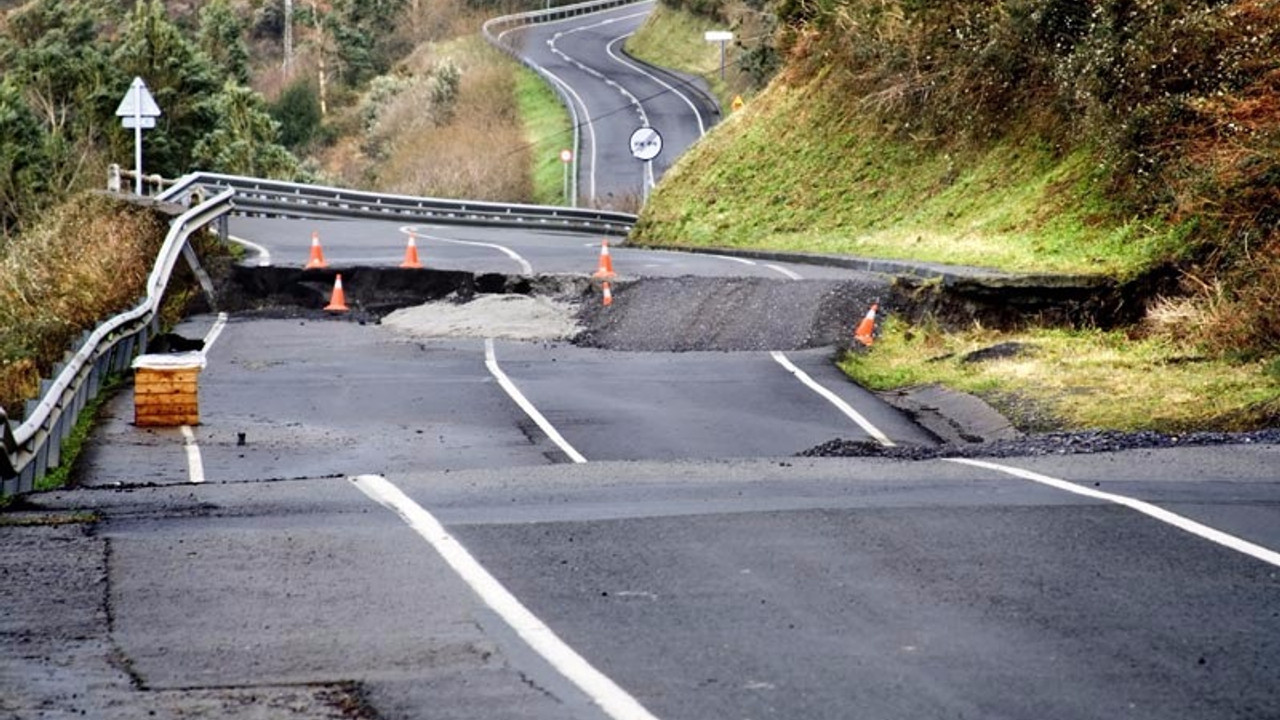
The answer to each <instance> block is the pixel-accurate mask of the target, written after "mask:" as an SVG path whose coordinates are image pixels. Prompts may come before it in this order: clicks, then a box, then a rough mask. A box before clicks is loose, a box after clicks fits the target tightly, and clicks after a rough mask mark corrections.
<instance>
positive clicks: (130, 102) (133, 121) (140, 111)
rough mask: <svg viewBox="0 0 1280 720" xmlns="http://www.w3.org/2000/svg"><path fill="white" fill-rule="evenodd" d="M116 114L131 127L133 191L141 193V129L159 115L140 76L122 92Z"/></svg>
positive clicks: (150, 126) (149, 126) (154, 123)
mask: <svg viewBox="0 0 1280 720" xmlns="http://www.w3.org/2000/svg"><path fill="white" fill-rule="evenodd" d="M116 116H117V117H119V118H120V124H121V125H123V126H125V127H127V128H133V172H134V181H133V192H134V193H135V194H137V195H141V194H142V130H143V129H144V128H153V127H155V126H156V118H158V117H160V106H159V105H157V104H156V99H155V98H153V97H151V92H150V91H148V90H147V84H146V83H144V82H142V78H140V77H135V78H134V79H133V84H131V85H130V86H129V90H128V92H126V93H125V94H124V98H122V99H121V100H120V105H119V106H118V107H117V108H116Z"/></svg>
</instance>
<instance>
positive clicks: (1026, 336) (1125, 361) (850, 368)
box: [841, 312, 1280, 432]
mask: <svg viewBox="0 0 1280 720" xmlns="http://www.w3.org/2000/svg"><path fill="white" fill-rule="evenodd" d="M1174 315H1175V316H1177V317H1179V318H1182V317H1185V316H1184V315H1182V314H1181V312H1176V313H1174ZM1001 342H1019V343H1023V344H1025V345H1027V346H1029V347H1030V348H1031V349H1030V351H1029V352H1027V353H1026V354H1023V355H1020V356H1017V357H1011V358H1006V359H1000V360H989V361H985V362H965V361H964V356H965V354H967V353H970V352H973V351H975V350H979V349H981V348H985V347H990V346H992V345H995V344H997V343H1001ZM841 367H842V368H843V369H844V370H845V371H846V372H848V373H849V374H850V375H851V376H852V377H853V378H854V379H856V380H858V381H859V382H861V383H863V384H865V385H866V386H868V387H871V388H873V389H891V388H898V387H903V386H910V385H919V384H925V383H942V384H944V385H946V386H948V387H951V388H955V389H958V390H962V391H966V392H971V393H974V394H976V395H979V396H981V397H984V398H986V399H987V400H988V401H989V402H991V403H992V405H994V406H996V407H997V409H1000V410H1002V411H1004V412H1005V413H1006V415H1008V416H1009V417H1010V419H1011V420H1012V421H1014V422H1015V424H1017V425H1019V427H1021V429H1023V430H1029V431H1042V430H1060V429H1081V428H1104V429H1117V430H1159V431H1166V432H1182V431H1188V430H1215V429H1216V430H1246V429H1254V428H1257V427H1266V426H1271V425H1274V424H1276V423H1277V422H1280V372H1276V368H1275V365H1274V364H1273V363H1268V362H1267V361H1266V360H1259V359H1252V360H1249V359H1222V358H1213V357H1209V356H1205V355H1202V354H1200V353H1199V352H1198V349H1197V343H1196V342H1195V339H1194V338H1191V339H1189V341H1188V342H1185V343H1177V342H1172V341H1170V340H1168V339H1167V338H1162V337H1131V336H1130V335H1128V334H1126V333H1124V332H1103V331H1098V330H1046V329H1037V330H1028V331H1026V332H1020V333H1002V332H996V331H993V330H990V329H984V328H980V327H975V328H970V329H968V330H965V331H962V332H944V331H942V330H941V329H939V328H938V327H936V326H929V325H925V326H922V327H915V328H908V327H907V326H906V325H905V324H903V323H901V322H897V321H894V320H890V321H888V322H886V323H885V324H884V326H883V327H882V334H881V337H880V339H879V340H878V341H877V343H876V345H875V346H874V347H873V348H872V349H871V350H870V351H869V352H862V353H851V354H849V355H847V356H846V358H845V359H844V361H843V362H842V364H841Z"/></svg>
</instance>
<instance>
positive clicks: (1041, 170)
mask: <svg viewBox="0 0 1280 720" xmlns="http://www.w3.org/2000/svg"><path fill="white" fill-rule="evenodd" d="M657 12H658V13H665V14H678V13H674V12H673V11H671V10H670V9H668V8H666V7H663V6H660V8H659V10H658V11H657ZM679 25H680V23H678V22H671V21H669V20H667V21H663V22H661V23H659V24H654V25H653V26H657V27H664V28H667V29H666V30H664V36H663V37H660V38H656V37H643V36H642V37H638V38H637V39H636V40H635V42H633V43H632V44H631V45H629V48H633V50H634V51H635V52H637V54H640V55H642V56H646V57H649V58H650V59H653V60H655V61H657V62H661V61H660V60H659V59H658V58H661V57H664V56H668V57H669V56H671V53H669V52H667V51H664V50H663V46H664V44H670V43H677V44H686V45H687V44H692V43H695V42H696V41H698V40H700V38H699V37H695V35H696V34H697V33H698V32H700V31H696V30H690V31H688V32H686V33H685V34H684V35H683V36H681V35H679V34H677V33H675V32H673V31H672V30H671V29H670V28H671V27H673V26H676V27H678V26H679ZM689 27H690V28H693V27H696V26H695V25H690V26H689ZM692 69H694V70H697V69H698V66H697V65H694V66H693V67H692ZM881 130H882V129H881V128H878V127H875V126H873V125H869V124H868V121H867V120H866V119H865V118H864V117H863V116H860V115H859V114H858V112H857V107H856V104H853V103H851V102H850V101H849V98H848V97H847V96H845V95H843V94H841V93H840V91H839V88H836V87H833V86H832V85H831V84H829V83H827V82H825V81H824V80H823V79H822V78H818V79H817V80H815V81H813V82H811V83H809V84H806V85H803V86H798V87H791V86H787V85H785V84H783V83H782V82H780V81H775V82H774V84H772V85H771V86H770V87H769V88H768V89H767V90H766V91H765V92H764V93H762V94H761V95H759V96H758V97H756V98H753V99H752V100H751V102H749V103H748V105H747V107H746V108H745V109H744V110H743V111H742V112H740V113H737V114H735V115H734V116H732V117H730V118H728V119H727V120H726V121H725V122H724V123H723V124H722V125H721V126H719V127H718V128H716V129H715V130H714V131H713V132H712V133H711V134H710V135H708V137H707V138H706V139H705V140H704V142H702V143H701V144H700V145H698V146H697V147H695V148H694V149H693V150H691V151H690V152H689V153H688V154H687V155H686V156H685V157H684V158H682V159H681V161H680V162H679V164H678V165H677V166H676V168H675V169H674V170H673V171H672V172H670V173H668V174H667V176H666V177H665V178H664V179H663V181H662V183H661V184H660V185H659V186H658V188H657V189H656V190H655V192H654V193H653V195H652V196H651V198H650V201H649V203H648V205H646V207H645V208H644V211H643V213H642V214H641V219H640V224H639V226H638V227H637V229H636V232H635V233H634V235H633V238H634V239H635V240H636V241H638V242H640V243H645V244H653V245H671V246H717V247H750V248H771V249H786V250H801V251H813V252H829V253H842V254H853V255H864V256H877V257H891V258H906V259H919V260H931V261H940V262H950V263H958V264H966V265H977V266H988V267H998V268H1003V269H1008V270H1014V271H1038V272H1039V271H1044V272H1071V273H1076V272H1087V273H1106V274H1111V275H1116V276H1121V277H1128V276H1132V275H1134V274H1136V273H1138V272H1140V271H1142V270H1143V269H1145V268H1148V267H1150V266H1152V265H1153V264H1156V263H1159V262H1161V261H1166V260H1173V259H1178V258H1179V257H1181V255H1182V254H1183V253H1184V252H1186V251H1185V249H1184V248H1183V246H1182V243H1181V240H1182V238H1183V237H1184V236H1185V234H1186V230H1188V229H1189V226H1181V227H1180V226H1177V225H1172V224H1169V223H1166V222H1162V221H1161V220H1159V219H1156V218H1141V217H1132V218H1129V219H1127V220H1121V221H1116V220H1109V221H1108V220H1104V219H1103V218H1114V217H1115V213H1114V212H1111V210H1112V208H1111V207H1109V204H1108V200H1107V198H1106V196H1105V194H1104V193H1103V191H1102V189H1101V186H1100V185H1097V184H1095V183H1094V169H1093V168H1094V165H1095V163H1094V160H1093V157H1092V154H1091V153H1090V152H1089V150H1088V149H1087V148H1085V149H1080V150H1077V151H1076V152H1074V153H1071V154H1067V155H1065V156H1058V155H1055V154H1053V153H1052V152H1050V151H1049V150H1048V149H1047V148H1044V147H1040V146H1038V145H1037V144H1035V143H1034V142H1030V141H1027V142H1022V143H1017V142H1005V143H1003V144H1000V145H997V146H995V147H991V148H987V149H984V150H982V151H974V150H959V149H958V150H954V151H952V152H950V153H947V152H929V151H925V150H922V149H921V147H922V146H921V145H915V144H913V143H910V142H901V141H896V142H895V141H889V140H886V139H885V134H884V133H882V132H881ZM882 333H883V334H882V338H881V340H880V341H879V342H878V344H877V345H876V347H875V348H874V350H873V351H871V352H868V353H856V354H855V353H851V354H849V355H848V356H846V357H845V358H844V360H843V361H842V363H841V366H842V368H844V369H845V371H846V372H848V373H849V374H850V375H851V376H852V377H853V378H854V379H856V380H858V381H859V382H861V383H863V384H865V385H867V386H869V387H872V388H876V389H890V388H895V387H902V386H906V385H917V384H925V383H942V384H945V385H948V386H951V387H954V388H957V389H961V390H965V391H970V392H974V393H976V394H978V395H980V396H982V397H984V398H986V399H988V400H989V401H991V402H992V403H993V404H995V405H996V406H997V407H999V408H1000V409H1002V410H1004V411H1005V412H1006V413H1007V414H1008V415H1010V417H1011V418H1012V419H1013V420H1014V421H1015V422H1017V423H1021V425H1022V426H1023V427H1024V428H1026V429H1036V430H1043V429H1051V428H1073V427H1106V428H1118V429H1158V430H1159V429H1162V430H1174V431H1182V430H1186V429H1189V428H1197V427H1201V428H1208V427H1213V428H1223V429H1244V428H1249V427H1256V426H1260V425H1268V424H1274V423H1276V422H1277V420H1278V419H1280V360H1276V359H1273V358H1272V359H1269V358H1261V359H1259V358H1257V357H1252V358H1248V359H1233V358H1230V357H1227V358H1213V357H1206V355H1205V354H1204V353H1202V352H1200V351H1199V349H1198V348H1197V347H1196V345H1195V342H1194V339H1192V341H1191V342H1184V343H1178V342H1170V341H1167V340H1157V339H1145V340H1142V339H1137V334H1136V333H1135V334H1134V335H1133V336H1132V337H1131V336H1130V335H1126V334H1123V333H1103V332H1096V331H1088V330H1085V331H1070V332H1067V331H1060V330H1040V331H1029V332H1026V333H1020V334H1018V335H1008V334H1001V333H995V332H992V331H990V330H986V329H983V328H973V329H969V330H966V331H959V332H954V331H953V332H944V331H943V330H941V329H939V328H910V327H907V326H906V325H905V324H904V323H900V322H892V321H890V322H888V323H886V324H885V325H884V327H883V328H882ZM1005 340H1016V341H1021V342H1026V343H1030V344H1032V345H1034V346H1035V347H1036V351H1035V352H1034V354H1032V355H1030V356H1028V357H1024V358H1020V359H1016V360H1001V361H994V362H987V363H977V364H973V363H968V364H966V363H961V362H959V360H958V357H959V355H960V354H963V353H964V352H968V351H971V350H975V349H978V348H980V347H984V346H987V345H991V344H993V343H995V342H1000V341H1005ZM949 353H954V355H952V356H950V357H949V358H947V359H945V360H938V358H940V357H942V356H946V355H948V354H949ZM1026 408H1034V411H1032V412H1027V411H1026Z"/></svg>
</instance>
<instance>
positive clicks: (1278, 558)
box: [947, 458, 1280, 567]
mask: <svg viewBox="0 0 1280 720" xmlns="http://www.w3.org/2000/svg"><path fill="white" fill-rule="evenodd" d="M947 461H948V462H953V463H959V464H961V465H970V466H972V467H978V468H983V469H986V470H994V471H996V472H1002V473H1005V474H1008V475H1013V476H1014V477H1019V478H1022V479H1023V480H1030V481H1031V482H1035V483H1040V484H1041V485H1047V486H1049V487H1051V488H1056V489H1058V490H1062V491H1064V492H1069V493H1074V494H1076V495H1081V496H1083V497H1087V498H1093V499H1094V500H1104V501H1106V502H1110V503H1115V504H1117V505H1123V506H1124V507H1127V508H1129V509H1130V510H1136V511H1138V512H1140V513H1142V514H1143V515H1146V516H1148V517H1152V518H1155V519H1156V520H1159V521H1160V522H1163V523H1168V524H1169V525H1172V526H1174V527H1176V528H1178V529H1179V530H1184V531H1186V532H1189V533H1191V534H1192V535H1195V536H1197V537H1201V538H1204V539H1205V540H1208V541H1209V542H1213V543H1217V544H1219V545H1221V546H1223V547H1226V548H1230V549H1232V550H1235V551H1236V552H1241V553H1244V554H1245V555H1248V556H1250V557H1253V558H1257V559H1258V560H1261V561H1263V562H1265V563H1270V564H1271V565H1275V566H1277V567H1280V553H1277V552H1275V551H1274V550H1268V549H1267V548H1264V547H1262V546H1261V545H1255V544H1254V543H1251V542H1249V541H1248V540H1244V539H1241V538H1238V537H1236V536H1235V535H1230V534H1228V533H1224V532H1222V531H1221V530H1216V529H1214V528H1211V527H1209V526H1208V525H1202V524H1201V523H1198V522H1196V521H1195V520H1192V519H1190V518H1186V517H1183V516H1181V515H1179V514H1177V513H1173V512H1169V511H1168V510H1165V509H1164V508H1161V507H1158V506H1156V505H1152V504H1151V503H1149V502H1146V501H1144V500H1138V499H1136V498H1131V497H1127V496H1125V495H1116V494H1115V493H1109V492H1102V491H1101V490H1093V489H1091V488H1087V487H1084V486H1082V485H1077V484H1075V483H1073V482H1068V481H1066V480H1059V479H1058V478H1054V477H1049V476H1048V475H1041V474H1040V473H1036V472H1031V471H1030V470H1023V469H1021V468H1016V467H1010V466H1008V465H1001V464H999V463H993V462H987V461H985V460H970V459H968V458H947Z"/></svg>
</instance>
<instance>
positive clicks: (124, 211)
mask: <svg viewBox="0 0 1280 720" xmlns="http://www.w3.org/2000/svg"><path fill="white" fill-rule="evenodd" d="M166 231H167V223H166V218H164V217H162V216H160V215H158V214H157V213H155V211H154V210H151V209H149V208H144V207H140V206H137V205H132V204H130V203H126V202H124V201H121V200H117V199H112V198H109V197H107V196H105V195H102V194H93V193H86V194H83V195H78V196H76V197H75V201H74V202H69V203H66V204H64V205H62V206H60V207H59V208H58V209H57V210H55V211H53V212H52V213H51V214H50V215H49V216H48V217H47V218H46V219H45V220H44V222H42V223H41V224H40V225H39V227H38V229H34V230H32V231H30V232H28V233H27V234H25V235H24V236H23V238H22V242H9V243H4V244H3V245H0V277H2V278H4V282H3V283H0V407H2V408H4V409H5V410H6V411H8V412H9V414H10V415H11V416H12V417H19V416H20V415H21V408H22V401H23V400H25V399H28V398H33V397H36V396H37V391H38V389H39V383H40V378H42V377H50V372H51V370H52V365H53V362H54V361H55V360H56V359H60V358H61V357H62V356H63V353H65V352H66V351H67V350H68V349H70V348H71V346H72V341H73V340H74V339H75V338H76V337H77V336H78V335H80V334H81V333H82V332H84V331H85V330H86V329H89V328H92V327H94V326H95V325H97V324H98V322H99V321H100V320H101V319H102V318H103V317H104V316H108V315H111V314H114V313H118V312H122V311H124V310H127V309H129V308H131V307H133V306H134V305H135V304H136V303H137V302H138V299H139V298H140V297H142V294H143V291H144V288H145V285H146V279H147V275H148V274H149V273H150V272H151V266H152V264H153V263H154V261H155V256H156V253H157V252H158V251H159V249H160V245H161V243H162V242H163V241H164V236H165V232H166Z"/></svg>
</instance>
